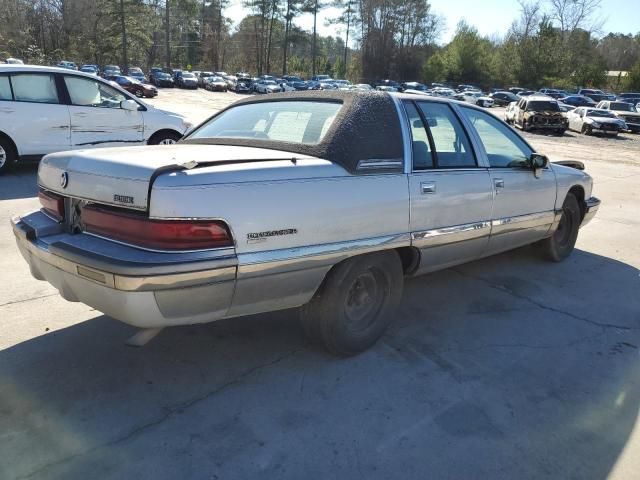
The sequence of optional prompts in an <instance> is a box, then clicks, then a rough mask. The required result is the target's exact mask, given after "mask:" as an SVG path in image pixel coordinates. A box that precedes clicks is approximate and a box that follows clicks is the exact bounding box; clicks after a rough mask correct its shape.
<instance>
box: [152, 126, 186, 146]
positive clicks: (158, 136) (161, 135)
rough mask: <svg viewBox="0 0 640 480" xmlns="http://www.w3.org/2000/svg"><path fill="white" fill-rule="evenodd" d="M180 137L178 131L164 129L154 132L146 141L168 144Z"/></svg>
mask: <svg viewBox="0 0 640 480" xmlns="http://www.w3.org/2000/svg"><path fill="white" fill-rule="evenodd" d="M181 138H182V135H180V134H179V133H177V132H171V131H168V130H165V131H162V132H158V133H154V134H153V135H152V136H151V138H150V139H149V142H147V143H148V144H149V145H169V144H171V143H176V142H177V141H178V140H180V139H181Z"/></svg>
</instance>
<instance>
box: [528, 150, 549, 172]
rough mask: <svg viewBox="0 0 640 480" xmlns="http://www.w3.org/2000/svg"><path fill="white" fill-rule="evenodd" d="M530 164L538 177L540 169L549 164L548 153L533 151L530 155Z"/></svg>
mask: <svg viewBox="0 0 640 480" xmlns="http://www.w3.org/2000/svg"><path fill="white" fill-rule="evenodd" d="M529 165H531V169H532V170H533V173H534V175H535V176H536V177H539V176H540V170H541V169H543V168H546V167H547V166H548V165H549V159H548V158H547V157H546V155H542V154H540V153H535V152H534V153H532V154H531V156H530V157H529Z"/></svg>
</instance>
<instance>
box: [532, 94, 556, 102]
mask: <svg viewBox="0 0 640 480" xmlns="http://www.w3.org/2000/svg"><path fill="white" fill-rule="evenodd" d="M525 100H527V101H529V100H533V101H534V102H549V101H553V102H557V100H556V99H555V98H553V97H549V96H548V95H529V96H528V97H526V98H525Z"/></svg>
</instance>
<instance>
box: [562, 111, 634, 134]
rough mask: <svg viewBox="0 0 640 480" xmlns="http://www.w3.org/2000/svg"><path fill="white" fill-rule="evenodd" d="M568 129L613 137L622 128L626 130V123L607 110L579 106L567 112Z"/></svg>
mask: <svg viewBox="0 0 640 480" xmlns="http://www.w3.org/2000/svg"><path fill="white" fill-rule="evenodd" d="M567 118H568V120H569V129H570V130H574V131H576V132H580V133H583V134H585V135H592V134H594V133H602V134H604V135H610V136H612V137H615V136H617V135H618V133H619V132H621V131H622V130H628V129H629V127H628V126H627V124H626V123H625V122H624V121H622V120H620V119H619V118H618V117H616V116H615V115H614V114H613V113H612V112H610V111H609V110H598V109H596V108H587V107H579V108H576V109H575V110H574V111H572V112H569V113H567Z"/></svg>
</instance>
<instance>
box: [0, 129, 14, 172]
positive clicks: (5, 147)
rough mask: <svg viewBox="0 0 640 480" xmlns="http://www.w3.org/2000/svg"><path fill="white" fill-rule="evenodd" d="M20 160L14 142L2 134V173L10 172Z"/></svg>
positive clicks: (0, 159) (0, 162)
mask: <svg viewBox="0 0 640 480" xmlns="http://www.w3.org/2000/svg"><path fill="white" fill-rule="evenodd" d="M17 161H18V155H17V153H16V150H15V148H14V147H13V144H12V143H11V142H10V141H9V140H8V139H7V138H5V137H3V136H0V175H2V174H3V173H6V172H8V171H9V170H11V168H12V167H13V166H14V165H15V163H16V162H17Z"/></svg>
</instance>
